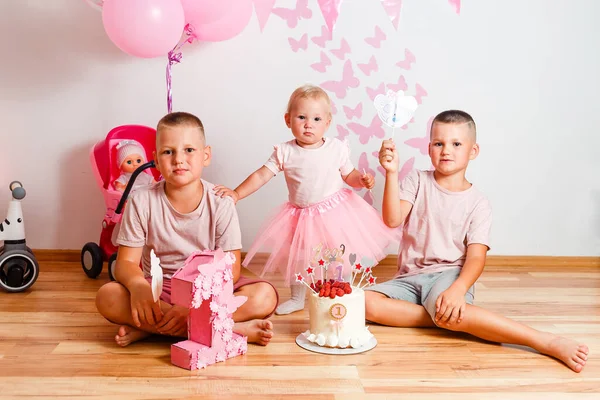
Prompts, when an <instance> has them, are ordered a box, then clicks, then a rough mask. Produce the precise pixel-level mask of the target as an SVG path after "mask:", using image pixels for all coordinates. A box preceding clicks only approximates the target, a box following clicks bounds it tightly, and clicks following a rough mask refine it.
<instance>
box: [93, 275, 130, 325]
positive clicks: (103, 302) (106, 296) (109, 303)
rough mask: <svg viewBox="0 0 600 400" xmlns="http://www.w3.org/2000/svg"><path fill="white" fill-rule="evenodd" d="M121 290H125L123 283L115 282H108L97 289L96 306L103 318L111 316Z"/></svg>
mask: <svg viewBox="0 0 600 400" xmlns="http://www.w3.org/2000/svg"><path fill="white" fill-rule="evenodd" d="M123 290H125V288H124V287H123V285H121V284H120V283H117V282H109V283H107V284H105V285H103V286H102V287H100V289H98V292H97V293H96V308H97V309H98V312H99V313H100V314H102V316H104V317H105V318H109V317H110V316H112V314H113V313H114V311H115V310H116V309H117V307H116V305H117V303H118V301H119V300H120V297H121V296H122V292H123Z"/></svg>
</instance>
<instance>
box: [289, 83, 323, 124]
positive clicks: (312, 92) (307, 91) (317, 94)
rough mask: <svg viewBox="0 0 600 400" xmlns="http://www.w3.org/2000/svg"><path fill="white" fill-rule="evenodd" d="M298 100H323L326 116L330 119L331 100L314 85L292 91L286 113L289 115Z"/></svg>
mask: <svg viewBox="0 0 600 400" xmlns="http://www.w3.org/2000/svg"><path fill="white" fill-rule="evenodd" d="M299 99H323V100H325V103H327V114H328V115H329V118H331V99H329V95H328V94H327V92H325V91H324V90H323V89H321V88H320V87H318V86H315V85H303V86H300V87H299V88H297V89H296V90H294V92H293V93H292V95H291V96H290V100H289V101H288V105H287V110H286V113H287V114H289V113H290V111H292V108H293V107H294V104H295V103H296V102H297V101H298V100H299Z"/></svg>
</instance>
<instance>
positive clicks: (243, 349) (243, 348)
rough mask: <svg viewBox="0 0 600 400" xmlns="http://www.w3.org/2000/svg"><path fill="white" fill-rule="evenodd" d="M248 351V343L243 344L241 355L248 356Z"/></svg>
mask: <svg viewBox="0 0 600 400" xmlns="http://www.w3.org/2000/svg"><path fill="white" fill-rule="evenodd" d="M247 351H248V343H247V342H242V345H241V346H240V354H246V352H247Z"/></svg>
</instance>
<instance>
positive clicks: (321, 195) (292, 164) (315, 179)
mask: <svg viewBox="0 0 600 400" xmlns="http://www.w3.org/2000/svg"><path fill="white" fill-rule="evenodd" d="M323 139H324V140H325V143H323V145H322V146H321V147H319V148H318V149H305V148H303V147H300V146H298V145H297V144H296V139H293V140H290V141H289V142H285V143H281V144H279V145H277V146H274V148H275V150H274V151H273V154H271V157H270V158H269V160H268V161H267V162H266V163H265V167H267V168H268V169H269V170H271V172H273V174H275V175H277V174H278V173H279V172H281V171H283V174H284V175H285V181H286V183H287V187H288V192H289V196H288V199H289V202H290V203H292V204H294V205H296V206H298V207H302V208H304V207H308V206H310V205H312V204H316V203H319V202H321V201H322V200H324V199H325V198H326V197H328V196H331V195H332V194H334V193H335V192H337V191H339V190H340V189H342V188H343V187H344V180H343V179H342V175H348V174H349V173H350V172H352V171H353V170H354V166H353V165H352V162H350V147H349V145H348V142H347V141H344V142H342V141H341V140H339V139H337V138H323Z"/></svg>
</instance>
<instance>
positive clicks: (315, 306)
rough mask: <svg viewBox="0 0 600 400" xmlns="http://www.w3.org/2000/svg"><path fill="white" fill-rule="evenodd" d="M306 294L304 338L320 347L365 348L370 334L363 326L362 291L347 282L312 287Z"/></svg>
mask: <svg viewBox="0 0 600 400" xmlns="http://www.w3.org/2000/svg"><path fill="white" fill-rule="evenodd" d="M312 286H313V287H314V290H313V291H311V292H310V293H309V295H308V313H309V319H310V329H309V330H308V331H306V332H304V336H305V337H306V339H307V340H308V341H309V342H311V343H314V344H316V345H319V346H323V347H337V348H342V349H345V348H348V347H351V348H354V349H358V348H361V347H363V346H364V345H366V344H367V343H368V342H369V341H370V340H371V338H372V337H373V334H372V333H371V332H369V328H368V327H367V326H366V325H365V292H364V291H363V290H362V289H361V288H359V287H356V286H354V287H353V286H351V285H350V283H349V282H342V281H334V280H333V279H331V280H329V281H327V282H325V284H322V283H321V281H318V282H317V283H316V284H315V285H312Z"/></svg>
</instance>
